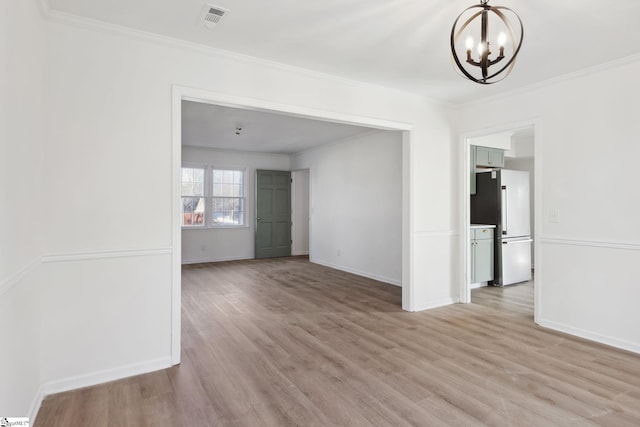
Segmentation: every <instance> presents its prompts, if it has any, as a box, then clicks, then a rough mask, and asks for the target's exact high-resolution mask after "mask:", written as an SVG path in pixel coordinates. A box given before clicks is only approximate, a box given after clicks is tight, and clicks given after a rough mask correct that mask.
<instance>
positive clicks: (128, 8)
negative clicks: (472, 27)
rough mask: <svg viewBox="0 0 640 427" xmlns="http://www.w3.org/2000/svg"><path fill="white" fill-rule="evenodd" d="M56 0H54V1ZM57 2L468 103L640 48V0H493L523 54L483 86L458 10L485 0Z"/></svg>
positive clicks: (66, 8)
mask: <svg viewBox="0 0 640 427" xmlns="http://www.w3.org/2000/svg"><path fill="white" fill-rule="evenodd" d="M45 1H46V0H45ZM48 1H49V3H50V6H51V8H52V9H53V10H57V11H61V12H66V13H70V14H74V15H80V16H85V17H89V18H92V19H97V20H101V21H105V22H109V23H114V24H118V25H122V26H127V27H131V28H135V29H139V30H143V31H147V32H151V33H157V34H162V35H165V36H170V37H174V38H177V39H183V40H187V41H190V42H195V43H200V44H203V45H208V46H212V47H215V48H219V49H225V50H229V51H233V52H238V53H242V54H246V55H251V56H255V57H259V58H263V59H267V60H271V61H277V62H281V63H285V64H290V65H295V66H299V67H304V68H308V69H312V70H315V71H320V72H325V73H329V74H333V75H337V76H342V77H346V78H351V79H356V80H360V81H365V82H370V83H374V84H380V85H384V86H389V87H393V88H398V89H401V90H407V91H411V92H416V93H421V94H424V95H426V96H428V97H431V98H434V99H438V100H441V101H446V102H452V103H461V102H466V101H471V100H474V99H477V98H479V97H481V96H486V95H495V94H498V93H500V92H504V91H509V90H513V89H516V88H518V87H521V86H526V85H530V84H534V83H537V82H540V81H543V80H546V79H549V78H553V77H556V76H560V75H563V74H567V73H570V72H574V71H578V70H581V69H584V68H586V67H589V66H594V65H597V64H601V63H605V62H609V61H612V60H615V59H618V58H622V57H626V56H630V55H634V54H637V53H639V52H640V30H639V29H638V26H637V20H638V18H640V1H638V0H617V1H614V2H603V1H602V0H580V1H576V0H572V1H557V0H535V1H534V0H531V1H522V0H491V2H490V4H491V5H494V6H496V5H501V6H507V7H510V8H512V9H514V10H515V11H516V12H517V13H518V14H519V15H520V18H521V19H522V21H523V23H524V27H525V33H524V44H523V47H522V51H521V53H520V56H519V60H518V63H517V64H516V67H515V69H514V71H513V72H512V74H511V75H510V76H509V77H508V78H507V79H506V80H504V81H502V82H500V83H498V84H495V85H491V86H482V85H478V84H475V83H472V82H470V81H467V80H465V79H463V78H462V77H460V76H459V75H458V74H457V73H456V72H455V71H454V69H453V67H452V65H451V59H450V55H449V36H450V31H451V25H452V24H453V21H454V20H455V18H456V16H457V15H458V14H459V13H460V12H462V10H463V9H464V8H466V7H468V6H471V5H474V4H478V2H479V0H450V1H442V0H322V1H319V0H304V1H300V0H270V1H265V0H243V1H237V0H211V1H210V3H212V4H214V5H217V6H221V7H224V8H227V9H230V13H229V14H228V15H227V16H226V17H225V18H224V20H223V22H222V23H221V24H220V25H218V26H217V27H216V28H214V29H212V30H206V29H204V28H203V27H202V26H201V25H199V19H200V17H201V14H202V12H203V7H204V5H205V4H206V3H207V2H206V1H204V0H153V1H152V0H109V1H104V0H48Z"/></svg>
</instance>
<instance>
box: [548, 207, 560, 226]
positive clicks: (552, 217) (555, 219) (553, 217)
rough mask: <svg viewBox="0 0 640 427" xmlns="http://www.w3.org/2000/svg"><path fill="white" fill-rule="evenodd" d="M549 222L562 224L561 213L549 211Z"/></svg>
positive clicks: (556, 210) (553, 210)
mask: <svg viewBox="0 0 640 427" xmlns="http://www.w3.org/2000/svg"><path fill="white" fill-rule="evenodd" d="M549 222H552V223H554V224H558V223H560V211H559V210H558V209H551V210H550V211H549Z"/></svg>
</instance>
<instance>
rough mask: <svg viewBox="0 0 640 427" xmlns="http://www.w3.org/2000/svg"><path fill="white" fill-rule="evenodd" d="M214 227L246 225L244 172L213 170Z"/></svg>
mask: <svg viewBox="0 0 640 427" xmlns="http://www.w3.org/2000/svg"><path fill="white" fill-rule="evenodd" d="M212 177H213V180H212V183H213V200H212V209H211V212H212V213H213V225H244V171H241V170H225V169H213V170H212Z"/></svg>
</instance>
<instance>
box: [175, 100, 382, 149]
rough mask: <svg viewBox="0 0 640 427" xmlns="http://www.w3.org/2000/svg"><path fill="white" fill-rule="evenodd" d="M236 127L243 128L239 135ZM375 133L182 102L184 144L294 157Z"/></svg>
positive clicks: (356, 127)
mask: <svg viewBox="0 0 640 427" xmlns="http://www.w3.org/2000/svg"><path fill="white" fill-rule="evenodd" d="M236 127H241V128H242V130H241V131H240V135H236ZM370 131H372V130H371V129H370V128H366V127H360V126H351V125H345V124H340V123H332V122H325V121H320V120H312V119H306V118H300V117H293V116H287V115H283V114H276V113H267V112H263V111H253V110H244V109H239V108H230V107H221V106H218V105H212V104H204V103H199V102H191V101H182V144H183V145H192V146H196V147H208V148H219V149H225V150H240V151H257V152H263V153H278V154H293V153H297V152H300V151H304V150H307V149H310V148H312V147H316V146H318V145H322V144H325V143H328V142H334V141H339V140H342V139H345V138H349V137H351V136H355V135H358V134H362V133H365V132H370Z"/></svg>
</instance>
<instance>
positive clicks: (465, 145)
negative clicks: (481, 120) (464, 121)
mask: <svg viewBox="0 0 640 427" xmlns="http://www.w3.org/2000/svg"><path fill="white" fill-rule="evenodd" d="M538 128H539V126H538V124H537V123H536V122H534V121H532V122H525V123H517V124H513V125H508V126H504V127H501V128H494V129H490V130H484V131H479V132H471V133H467V134H465V135H463V137H462V150H461V151H462V153H463V155H462V159H463V162H464V168H463V171H464V173H463V185H462V194H461V197H462V200H461V206H462V215H461V230H462V233H461V236H462V237H463V238H462V239H461V244H462V246H463V247H462V248H461V254H462V255H463V256H462V260H461V261H462V263H461V265H462V267H463V268H462V274H461V277H462V281H461V289H460V302H462V303H470V302H471V298H472V292H471V290H472V289H476V288H480V287H485V286H499V287H504V289H505V290H507V288H508V287H510V286H517V285H516V284H522V283H525V284H527V285H523V286H531V285H533V274H534V271H535V273H537V274H535V286H534V290H533V315H534V321H535V320H536V319H537V318H538V313H539V310H540V307H539V304H538V303H537V302H538V301H539V295H540V292H541V289H542V281H541V280H540V278H541V275H540V271H541V265H542V262H541V258H540V255H539V254H540V250H539V248H540V245H539V244H538V240H539V224H540V219H541V215H540V210H541V209H540V207H541V206H540V185H539V183H540V182H541V168H540V155H539V146H540V144H539V135H538V134H539V132H538V131H537V129H538ZM507 183H510V185H506V184H507ZM534 269H535V270H534ZM476 292H478V291H476Z"/></svg>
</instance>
